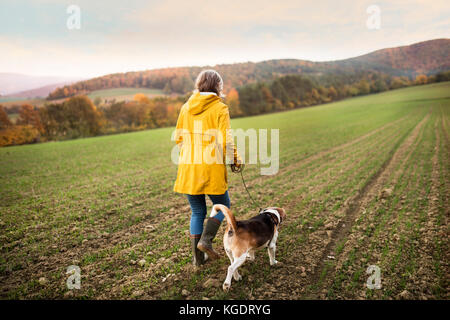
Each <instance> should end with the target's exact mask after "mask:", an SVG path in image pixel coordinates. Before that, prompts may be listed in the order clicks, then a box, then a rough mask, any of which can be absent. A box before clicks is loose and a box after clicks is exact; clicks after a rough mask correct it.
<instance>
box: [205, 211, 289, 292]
mask: <svg viewBox="0 0 450 320" xmlns="http://www.w3.org/2000/svg"><path fill="white" fill-rule="evenodd" d="M219 211H221V212H222V213H223V214H224V216H225V218H226V219H227V224H228V225H227V229H226V231H225V234H224V237H223V245H224V248H225V252H226V253H227V255H228V258H230V262H231V265H230V266H229V267H228V273H227V278H226V279H225V282H224V283H223V290H224V291H228V290H229V289H230V287H231V278H232V277H234V280H236V281H239V280H241V279H242V277H241V276H240V275H239V273H238V271H237V269H238V268H239V267H240V266H241V265H242V264H243V263H244V262H245V261H246V260H247V259H248V260H252V261H253V260H254V259H255V250H256V249H259V248H263V247H267V251H268V253H269V259H270V265H272V266H273V265H275V264H277V263H278V261H277V260H275V249H276V242H277V238H278V227H279V226H280V223H281V222H282V221H283V220H284V219H286V212H285V210H284V209H283V208H277V207H269V208H266V209H264V210H261V212H260V213H259V214H258V215H257V216H255V217H253V218H251V219H249V220H242V221H237V220H236V219H235V217H234V215H233V213H232V212H231V210H230V209H228V208H227V207H226V206H224V205H221V204H216V205H214V206H213V208H212V211H211V214H210V217H214V216H215V215H216V214H217V213H218V212H219Z"/></svg>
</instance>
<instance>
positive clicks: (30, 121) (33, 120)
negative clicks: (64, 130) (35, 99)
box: [16, 104, 44, 133]
mask: <svg viewBox="0 0 450 320" xmlns="http://www.w3.org/2000/svg"><path fill="white" fill-rule="evenodd" d="M16 124H17V125H30V126H32V127H34V128H36V129H37V130H38V131H39V132H40V133H43V132H44V127H43V126H42V123H41V118H40V116H39V112H38V110H37V109H35V108H34V107H33V106H32V105H30V104H24V105H22V107H21V108H20V111H19V117H18V119H17V121H16Z"/></svg>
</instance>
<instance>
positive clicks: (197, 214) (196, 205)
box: [186, 190, 230, 236]
mask: <svg viewBox="0 0 450 320" xmlns="http://www.w3.org/2000/svg"><path fill="white" fill-rule="evenodd" d="M186 196H187V198H188V201H189V204H190V206H191V210H192V215H191V226H190V233H191V236H199V235H201V234H202V232H203V221H204V220H205V217H206V197H205V195H204V194H198V195H191V194H187V195H186ZM208 197H209V198H210V199H211V201H212V203H213V204H223V205H224V206H226V207H228V208H230V196H229V195H228V190H227V191H225V193H224V194H220V195H217V194H208ZM214 218H215V219H217V220H219V221H220V222H222V220H223V218H224V215H223V213H222V212H220V211H219V212H218V214H217V215H215V216H214Z"/></svg>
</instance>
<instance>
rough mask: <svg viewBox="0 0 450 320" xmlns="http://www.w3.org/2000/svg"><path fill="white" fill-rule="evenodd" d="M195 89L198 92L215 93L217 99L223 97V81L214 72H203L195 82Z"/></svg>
mask: <svg viewBox="0 0 450 320" xmlns="http://www.w3.org/2000/svg"><path fill="white" fill-rule="evenodd" d="M195 89H197V90H198V91H199V92H215V93H216V94H217V96H219V97H225V96H224V94H223V80H222V77H221V76H220V74H219V73H218V72H217V71H215V70H211V69H209V70H203V71H202V72H200V74H199V75H198V76H197V79H196V80H195Z"/></svg>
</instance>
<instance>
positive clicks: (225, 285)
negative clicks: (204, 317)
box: [222, 282, 231, 292]
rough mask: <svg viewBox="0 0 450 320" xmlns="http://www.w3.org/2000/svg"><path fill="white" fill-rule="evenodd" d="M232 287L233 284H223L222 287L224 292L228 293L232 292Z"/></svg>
mask: <svg viewBox="0 0 450 320" xmlns="http://www.w3.org/2000/svg"><path fill="white" fill-rule="evenodd" d="M230 287H231V283H226V282H224V283H223V286H222V288H223V291H225V292H228V290H230Z"/></svg>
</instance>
